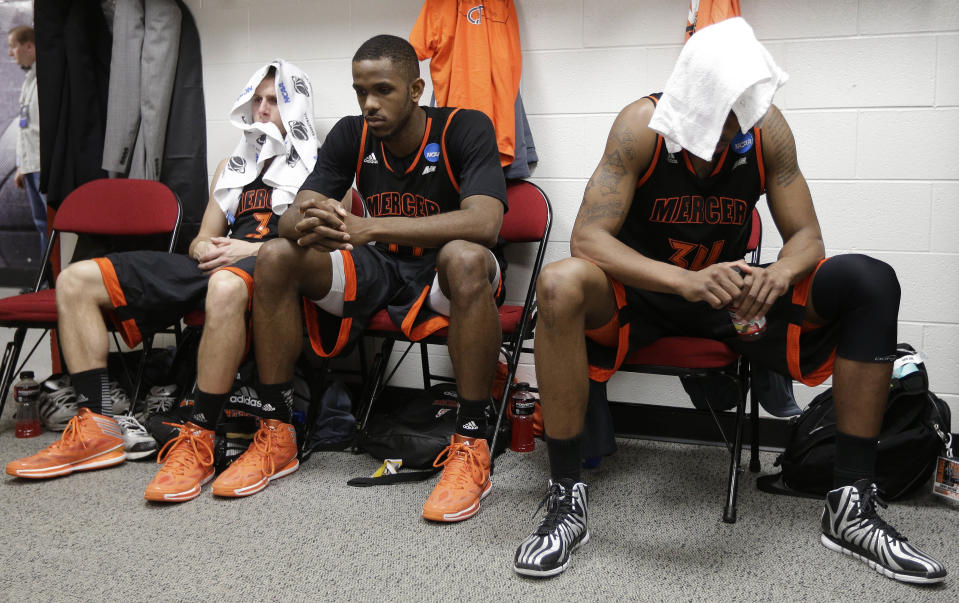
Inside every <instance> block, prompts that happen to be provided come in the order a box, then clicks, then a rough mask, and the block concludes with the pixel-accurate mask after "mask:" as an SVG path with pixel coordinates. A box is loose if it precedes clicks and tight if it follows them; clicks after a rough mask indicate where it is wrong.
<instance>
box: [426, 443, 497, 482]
mask: <svg viewBox="0 0 959 603" xmlns="http://www.w3.org/2000/svg"><path fill="white" fill-rule="evenodd" d="M444 455H445V457H446V458H443V457H444ZM440 459H442V460H440ZM433 466H434V467H437V468H439V467H445V468H444V469H443V476H442V477H441V478H440V481H441V482H446V484H447V485H452V486H454V487H456V488H467V487H469V486H470V482H472V483H473V484H476V485H477V486H482V485H483V483H484V482H485V481H486V476H484V475H483V466H482V462H481V461H480V459H479V458H478V454H477V452H476V450H475V449H474V448H473V447H472V446H469V445H467V444H466V443H465V442H453V443H451V444H450V445H449V446H447V447H446V448H444V449H443V452H441V453H440V454H439V456H437V457H436V460H435V461H433Z"/></svg>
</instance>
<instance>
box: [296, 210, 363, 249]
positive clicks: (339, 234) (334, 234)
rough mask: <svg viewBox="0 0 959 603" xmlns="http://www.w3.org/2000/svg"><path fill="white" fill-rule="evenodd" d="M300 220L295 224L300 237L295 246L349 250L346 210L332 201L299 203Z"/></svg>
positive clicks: (351, 247)
mask: <svg viewBox="0 0 959 603" xmlns="http://www.w3.org/2000/svg"><path fill="white" fill-rule="evenodd" d="M299 211H300V215H301V216H302V219H301V220H300V221H299V222H297V223H296V226H294V228H296V230H297V232H299V233H300V235H301V236H300V237H299V238H298V239H297V241H296V242H297V244H298V245H300V246H301V247H313V248H315V249H319V250H321V251H334V250H336V249H343V250H350V249H353V246H352V245H351V244H350V243H349V240H350V235H349V233H347V232H346V224H345V222H344V218H345V217H346V210H345V209H343V206H342V205H340V203H339V202H338V201H335V200H333V199H307V200H305V201H303V202H302V203H300V206H299Z"/></svg>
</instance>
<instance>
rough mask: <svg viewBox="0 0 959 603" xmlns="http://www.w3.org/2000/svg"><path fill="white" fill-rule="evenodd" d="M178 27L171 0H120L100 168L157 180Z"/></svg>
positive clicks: (174, 5)
mask: <svg viewBox="0 0 959 603" xmlns="http://www.w3.org/2000/svg"><path fill="white" fill-rule="evenodd" d="M180 26H181V12H180V8H179V7H178V6H177V3H176V1H175V0H118V2H117V4H116V12H115V14H114V20H113V54H112V57H111V63H110V88H109V97H108V100H107V123H106V135H105V139H104V149H103V169H105V170H107V171H109V172H112V173H116V174H120V175H128V176H129V177H130V178H145V179H148V180H159V178H160V172H161V169H162V163H163V159H162V158H163V148H164V142H165V137H166V128H167V119H168V117H169V114H170V98H171V96H172V94H173V81H174V77H175V75H176V67H177V61H176V60H175V58H176V57H177V56H178V54H179V51H178V49H179V44H180Z"/></svg>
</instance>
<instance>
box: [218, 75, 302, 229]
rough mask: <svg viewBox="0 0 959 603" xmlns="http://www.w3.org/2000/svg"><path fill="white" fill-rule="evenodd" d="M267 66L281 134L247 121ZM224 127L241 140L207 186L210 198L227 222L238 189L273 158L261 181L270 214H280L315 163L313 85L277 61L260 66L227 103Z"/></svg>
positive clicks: (254, 177)
mask: <svg viewBox="0 0 959 603" xmlns="http://www.w3.org/2000/svg"><path fill="white" fill-rule="evenodd" d="M271 66H272V67H275V68H276V74H275V76H274V85H273V87H274V89H275V90H276V104H277V107H278V108H279V110H280V118H281V119H282V121H283V124H284V128H285V129H286V136H283V135H282V134H281V133H280V129H279V128H277V127H276V125H274V124H272V123H258V122H254V121H253V108H252V106H251V103H250V99H251V98H253V92H254V91H255V90H256V87H257V86H259V85H260V82H261V81H263V78H264V77H265V76H266V74H267V71H268V70H269V68H270V67H271ZM230 123H232V124H233V125H234V126H236V127H237V128H240V129H241V130H243V136H242V137H241V138H240V142H239V143H238V144H237V145H236V149H234V150H233V154H232V155H231V156H230V159H229V161H227V165H226V167H225V168H224V169H223V172H222V173H221V174H220V178H219V179H218V180H217V182H216V185H215V186H214V188H213V199H214V200H215V201H216V202H217V204H218V205H219V206H220V209H222V210H223V213H224V214H226V216H227V220H228V221H229V222H230V223H231V224H232V222H233V216H234V215H235V213H236V208H237V205H238V203H239V200H240V192H241V191H242V190H243V187H244V186H246V185H247V184H249V183H251V182H253V180H255V179H256V177H257V175H258V174H259V173H260V172H261V171H262V170H263V164H264V163H266V161H267V160H269V159H271V158H273V157H276V160H275V161H273V163H271V164H270V167H269V168H268V169H267V170H266V173H265V174H263V182H264V184H266V185H267V186H270V187H273V189H274V190H273V212H274V213H276V214H282V213H283V212H284V211H286V208H287V207H289V205H290V204H291V203H293V198H294V197H295V196H296V193H297V192H298V191H299V190H300V185H302V184H303V181H304V180H306V177H307V176H309V174H310V172H312V171H313V166H314V165H315V164H316V147H317V143H316V130H315V129H314V127H313V87H312V86H311V85H310V80H309V78H307V77H306V74H305V73H304V72H303V71H302V70H301V69H300V68H298V67H296V66H295V65H293V64H292V63H288V62H286V61H284V60H283V59H276V60H275V61H273V62H271V63H268V64H266V65H264V66H263V67H262V68H260V69H259V70H258V71H257V72H256V73H254V74H253V76H252V77H250V81H249V82H247V84H246V86H245V87H244V88H243V91H242V92H241V93H240V96H238V97H237V99H236V102H234V103H233V108H232V110H231V111H230Z"/></svg>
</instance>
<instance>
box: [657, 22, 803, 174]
mask: <svg viewBox="0 0 959 603" xmlns="http://www.w3.org/2000/svg"><path fill="white" fill-rule="evenodd" d="M787 79H789V76H788V75H787V74H786V72H784V71H783V70H782V69H780V68H779V67H778V66H776V63H775V62H774V61H773V58H772V56H770V54H769V51H767V50H766V48H765V47H764V46H763V45H762V44H760V43H759V41H758V40H757V39H756V36H755V35H754V34H753V30H752V28H751V27H750V26H749V24H747V23H746V21H745V20H743V18H742V17H736V18H733V19H727V20H725V21H720V22H719V23H715V24H713V25H710V26H709V27H705V28H703V29H701V30H699V31H697V32H696V33H695V34H694V35H693V36H692V37H691V38H689V41H688V42H686V45H685V46H684V47H683V50H682V52H681V53H680V55H679V60H677V61H676V66H675V67H674V68H673V72H672V74H671V75H670V76H669V80H668V81H667V82H666V87H665V88H664V89H663V96H662V98H661V99H660V101H659V103H658V104H657V105H656V109H655V111H654V112H653V117H652V119H651V120H650V122H649V127H650V128H652V129H653V130H655V131H657V132H659V133H660V134H662V135H663V137H664V138H665V139H666V149H667V150H668V151H669V152H670V153H675V152H677V151H679V149H680V147H681V148H684V149H686V150H687V151H689V152H690V153H692V154H693V155H696V156H697V157H700V158H702V159H706V160H710V159H712V156H713V153H714V152H715V150H716V143H717V142H719V138H720V136H721V135H722V129H723V124H724V123H725V122H726V118H727V116H728V115H729V112H730V111H732V112H733V113H735V114H736V119H738V120H739V126H740V130H741V131H742V132H744V133H745V132H747V131H749V129H750V128H752V127H753V126H754V125H756V123H758V122H759V121H760V120H761V119H762V117H763V116H764V115H765V114H766V111H768V110H769V107H770V106H771V105H772V102H773V95H774V94H775V93H776V91H777V90H778V89H779V87H780V86H782V85H783V84H785V83H786V80H787Z"/></svg>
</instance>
